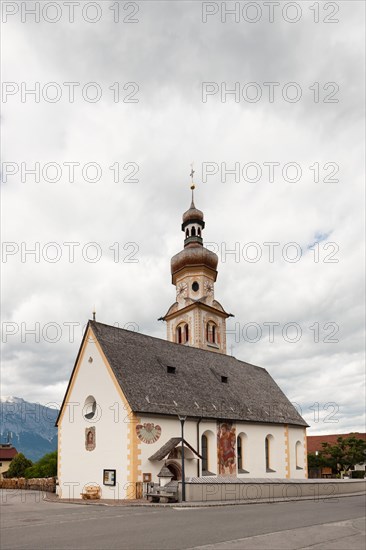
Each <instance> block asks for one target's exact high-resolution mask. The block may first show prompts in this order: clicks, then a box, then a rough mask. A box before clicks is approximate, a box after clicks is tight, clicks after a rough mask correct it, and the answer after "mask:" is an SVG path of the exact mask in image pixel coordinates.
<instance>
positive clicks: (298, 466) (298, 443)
mask: <svg viewBox="0 0 366 550" xmlns="http://www.w3.org/2000/svg"><path fill="white" fill-rule="evenodd" d="M295 456H296V470H302V466H301V464H303V461H302V458H303V454H302V444H301V441H296V445H295Z"/></svg>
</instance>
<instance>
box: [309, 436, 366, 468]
mask: <svg viewBox="0 0 366 550" xmlns="http://www.w3.org/2000/svg"><path fill="white" fill-rule="evenodd" d="M322 446H323V449H322V450H321V451H320V452H319V455H320V456H321V457H322V458H323V459H324V460H325V461H326V463H327V465H329V466H330V467H331V468H332V469H333V470H334V471H336V472H338V473H339V472H341V471H344V472H347V471H348V470H349V469H350V468H351V467H352V466H355V465H356V464H359V463H362V462H365V460H366V442H365V441H364V440H363V439H359V438H358V437H357V434H351V435H350V436H348V437H346V438H343V437H338V439H337V443H336V444H335V445H331V444H330V443H322Z"/></svg>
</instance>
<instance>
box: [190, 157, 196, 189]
mask: <svg viewBox="0 0 366 550" xmlns="http://www.w3.org/2000/svg"><path fill="white" fill-rule="evenodd" d="M194 173H195V172H194V170H193V162H192V163H191V173H190V174H189V175H190V176H191V180H192V185H191V189H194V188H195V185H194V183H193V176H194Z"/></svg>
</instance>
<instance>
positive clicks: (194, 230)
mask: <svg viewBox="0 0 366 550" xmlns="http://www.w3.org/2000/svg"><path fill="white" fill-rule="evenodd" d="M191 235H192V237H195V236H196V228H195V227H194V226H193V227H192V230H191Z"/></svg>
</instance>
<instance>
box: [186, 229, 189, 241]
mask: <svg viewBox="0 0 366 550" xmlns="http://www.w3.org/2000/svg"><path fill="white" fill-rule="evenodd" d="M188 237H189V230H188V229H186V239H188Z"/></svg>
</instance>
